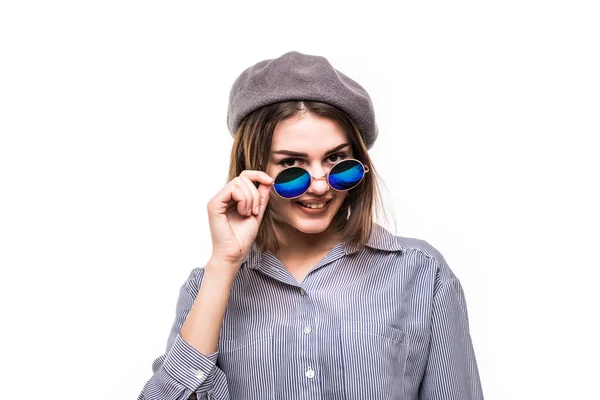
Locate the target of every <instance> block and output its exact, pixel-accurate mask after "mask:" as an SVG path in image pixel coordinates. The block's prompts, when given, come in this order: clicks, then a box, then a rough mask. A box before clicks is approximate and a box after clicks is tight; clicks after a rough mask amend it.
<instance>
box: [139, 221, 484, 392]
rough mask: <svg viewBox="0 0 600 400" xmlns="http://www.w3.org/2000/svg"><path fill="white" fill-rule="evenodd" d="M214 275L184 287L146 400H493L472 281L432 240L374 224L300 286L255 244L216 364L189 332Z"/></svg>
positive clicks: (198, 273)
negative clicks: (475, 330) (484, 380)
mask: <svg viewBox="0 0 600 400" xmlns="http://www.w3.org/2000/svg"><path fill="white" fill-rule="evenodd" d="M203 272H204V270H203V269H202V268H195V269H194V270H192V272H191V274H190V276H189V278H188V279H187V281H186V282H185V283H184V284H183V286H182V287H181V290H180V293H179V299H178V302H177V310H176V317H175V322H174V324H173V327H172V329H171V334H170V335H169V339H168V341H167V350H166V353H165V354H163V355H161V356H160V357H158V358H157V359H156V360H155V361H154V363H153V366H152V370H153V372H154V375H153V376H152V377H151V378H150V379H149V381H148V382H147V383H146V385H145V386H144V388H143V390H142V392H141V393H140V395H139V398H138V400H144V399H145V400H158V399H160V400H175V399H188V398H189V397H190V396H191V395H193V394H194V393H195V394H196V395H197V396H198V398H199V399H214V400H223V399H236V400H238V399H252V400H256V399H286V400H287V399H406V400H412V399H423V400H442V399H444V400H462V399H464V400H475V399H483V394H482V389H481V384H480V379H479V373H478V369H477V363H476V360H475V355H474V351H473V346H472V342H471V338H470V334H469V323H468V316H467V309H466V304H465V297H464V293H463V291H462V287H461V284H460V282H459V280H458V279H457V278H456V276H455V275H454V274H453V272H452V271H451V269H450V268H449V266H448V265H447V263H446V261H445V260H444V258H443V256H442V255H441V254H440V253H439V252H438V251H437V250H436V249H435V248H434V247H432V246H431V245H430V244H428V243H427V242H425V241H423V240H419V239H414V238H405V237H400V236H394V235H393V234H391V233H390V232H388V231H387V230H385V229H384V228H383V227H381V226H379V225H374V229H373V234H372V235H371V238H370V240H369V242H368V244H367V247H365V248H364V249H362V250H360V251H357V249H356V248H350V247H349V246H346V245H345V244H344V243H340V244H338V245H336V246H335V247H334V248H333V249H331V251H330V252H329V253H328V254H327V256H326V257H325V258H324V259H322V260H321V261H320V262H319V263H318V264H317V265H316V266H315V267H314V268H313V269H312V270H311V272H310V273H309V274H308V275H307V276H306V278H305V279H304V281H303V282H302V283H301V284H299V283H298V282H297V281H296V280H295V279H294V278H293V277H292V276H291V275H290V274H289V273H288V271H287V270H286V269H285V268H284V267H283V265H281V263H280V262H279V260H278V259H277V258H276V257H275V256H274V255H273V254H271V253H269V252H266V253H263V254H261V253H260V252H258V251H257V249H256V248H255V247H254V248H253V249H252V250H251V251H250V253H249V254H248V257H247V258H246V261H245V262H244V264H243V265H242V267H241V268H240V271H239V273H238V276H237V278H236V280H235V282H234V284H233V287H232V290H231V295H230V298H229V303H228V306H227V311H226V314H225V320H224V322H223V327H222V330H221V336H220V339H219V346H218V352H216V353H214V354H210V355H207V356H205V355H203V354H201V353H200V352H198V351H197V350H196V349H194V348H193V347H191V346H190V345H188V344H187V343H186V342H185V341H184V340H183V339H182V338H181V336H180V335H179V331H180V330H181V327H182V326H183V323H184V321H185V319H186V317H187V315H188V313H189V311H190V309H191V307H192V305H193V302H194V299H195V297H196V295H197V293H198V290H199V288H200V284H201V282H202V277H203Z"/></svg>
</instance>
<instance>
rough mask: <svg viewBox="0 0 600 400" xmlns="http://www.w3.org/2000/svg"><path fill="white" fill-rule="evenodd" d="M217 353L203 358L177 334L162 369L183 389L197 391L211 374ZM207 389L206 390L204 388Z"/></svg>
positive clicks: (202, 355)
mask: <svg viewBox="0 0 600 400" xmlns="http://www.w3.org/2000/svg"><path fill="white" fill-rule="evenodd" d="M218 354H219V353H218V351H217V352H214V353H213V354H210V355H208V356H205V355H204V354H202V353H200V352H199V351H198V350H196V349H195V348H193V347H192V346H190V345H189V344H188V343H187V342H186V341H185V340H183V338H182V337H181V334H179V333H178V334H177V337H176V338H175V341H174V342H173V345H172V346H171V349H170V350H169V352H168V354H167V357H166V358H165V361H164V363H163V365H162V368H163V369H164V370H165V371H166V372H167V373H168V374H169V375H170V376H171V377H173V379H175V380H176V381H177V382H179V383H180V384H181V385H182V386H184V387H185V388H187V389H189V390H192V391H197V390H200V389H202V386H207V385H202V384H203V383H208V382H206V381H207V378H208V377H209V375H210V374H211V373H212V372H213V370H214V368H215V364H216V362H217V356H218ZM206 389H208V388H206Z"/></svg>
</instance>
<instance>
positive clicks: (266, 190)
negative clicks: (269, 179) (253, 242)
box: [257, 185, 271, 223]
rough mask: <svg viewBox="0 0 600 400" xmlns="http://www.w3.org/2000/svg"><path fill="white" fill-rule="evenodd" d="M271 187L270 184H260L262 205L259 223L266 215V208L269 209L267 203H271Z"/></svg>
mask: <svg viewBox="0 0 600 400" xmlns="http://www.w3.org/2000/svg"><path fill="white" fill-rule="evenodd" d="M270 189H271V187H270V186H265V185H260V187H259V188H258V194H259V196H260V207H259V212H258V215H257V217H258V221H259V223H260V222H261V221H262V218H263V216H264V215H265V210H266V209H267V204H268V203H269V198H270Z"/></svg>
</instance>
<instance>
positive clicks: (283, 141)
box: [266, 112, 353, 234]
mask: <svg viewBox="0 0 600 400" xmlns="http://www.w3.org/2000/svg"><path fill="white" fill-rule="evenodd" d="M346 158H353V154H352V146H351V145H350V142H349V141H348V139H347V137H346V134H345V133H344V131H343V130H342V129H341V128H340V127H339V125H338V124H337V123H336V122H335V121H333V120H330V119H327V118H322V117H318V116H315V115H313V114H310V113H308V112H304V113H302V114H300V115H297V116H294V117H291V118H289V119H286V120H284V121H281V122H279V123H278V124H277V126H276V127H275V131H274V132H273V140H272V142H271V154H270V158H269V163H268V165H267V171H266V172H267V174H269V175H270V176H271V177H273V178H275V176H277V174H278V173H279V172H280V171H282V170H284V169H286V168H289V167H303V168H304V169H306V170H307V171H308V172H309V173H310V175H311V176H312V177H313V178H317V179H313V180H312V182H311V185H310V187H309V188H308V191H307V192H306V193H304V194H303V195H302V196H300V197H298V198H296V199H292V200H288V199H283V198H281V197H279V195H277V193H275V192H274V191H273V190H271V196H270V199H269V204H270V206H271V208H272V210H273V212H274V214H275V215H274V217H275V221H276V222H277V223H279V224H287V225H289V226H291V227H293V228H295V229H297V230H299V231H301V232H304V233H313V234H314V233H321V232H323V231H325V230H326V229H327V228H328V227H329V225H330V223H331V221H332V220H333V218H334V216H335V215H336V214H337V212H338V210H339V209H340V207H341V205H342V203H343V202H344V199H345V197H346V195H347V193H348V192H339V191H336V190H333V189H331V188H330V187H329V184H328V183H327V180H326V179H325V175H326V174H327V172H329V170H330V169H331V167H332V166H333V165H334V164H335V163H336V162H338V161H340V160H343V159H346ZM318 178H322V179H318ZM306 203H309V204H311V205H313V206H314V205H318V206H319V207H320V206H321V205H322V204H323V203H325V207H324V208H322V209H307V208H306V207H305V206H304V205H302V204H306Z"/></svg>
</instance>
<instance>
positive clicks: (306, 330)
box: [303, 325, 312, 335]
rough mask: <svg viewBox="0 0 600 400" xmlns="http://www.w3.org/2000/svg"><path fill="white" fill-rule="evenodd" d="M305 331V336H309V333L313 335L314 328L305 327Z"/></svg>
mask: <svg viewBox="0 0 600 400" xmlns="http://www.w3.org/2000/svg"><path fill="white" fill-rule="evenodd" d="M303 331H304V334H305V335H308V334H309V333H311V332H312V328H311V327H310V325H306V326H305V327H304V330H303Z"/></svg>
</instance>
